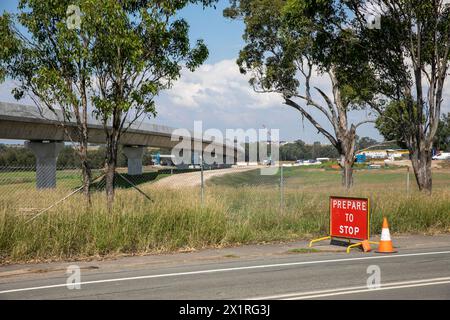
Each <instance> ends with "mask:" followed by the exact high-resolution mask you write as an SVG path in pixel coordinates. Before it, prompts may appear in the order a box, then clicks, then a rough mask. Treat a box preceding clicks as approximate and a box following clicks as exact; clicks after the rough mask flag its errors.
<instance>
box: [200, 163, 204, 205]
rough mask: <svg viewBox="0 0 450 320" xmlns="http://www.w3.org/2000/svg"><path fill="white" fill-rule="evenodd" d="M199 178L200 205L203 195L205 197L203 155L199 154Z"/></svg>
mask: <svg viewBox="0 0 450 320" xmlns="http://www.w3.org/2000/svg"><path fill="white" fill-rule="evenodd" d="M200 179H201V184H200V186H201V198H200V200H201V205H202V206H203V201H204V197H205V194H204V193H205V181H204V179H203V156H201V158H200Z"/></svg>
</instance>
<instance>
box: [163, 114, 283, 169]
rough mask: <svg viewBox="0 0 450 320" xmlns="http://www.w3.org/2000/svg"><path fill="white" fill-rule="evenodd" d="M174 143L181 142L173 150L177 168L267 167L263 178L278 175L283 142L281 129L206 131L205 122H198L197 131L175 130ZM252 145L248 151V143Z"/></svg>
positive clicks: (173, 134)
mask: <svg viewBox="0 0 450 320" xmlns="http://www.w3.org/2000/svg"><path fill="white" fill-rule="evenodd" d="M171 140H172V141H173V142H178V143H177V144H176V145H175V147H174V148H173V149H172V151H171V154H172V159H173V162H174V164H175V165H187V164H192V165H200V164H206V165H212V166H213V165H234V164H237V163H247V164H258V163H259V164H264V165H265V167H263V168H261V174H262V175H275V174H277V172H278V162H279V158H280V141H279V130H278V129H267V128H264V129H247V130H244V129H226V132H225V135H224V134H223V132H222V131H221V130H219V129H208V130H206V131H203V123H202V121H195V122H194V131H193V132H191V131H189V130H188V129H175V130H174V131H173V132H172V136H171ZM246 142H248V150H246V148H245V143H246Z"/></svg>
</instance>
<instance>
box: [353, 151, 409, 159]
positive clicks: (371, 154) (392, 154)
mask: <svg viewBox="0 0 450 320" xmlns="http://www.w3.org/2000/svg"><path fill="white" fill-rule="evenodd" d="M358 155H365V156H366V158H367V159H401V158H404V157H408V156H409V151H408V150H405V149H373V150H368V149H366V150H361V151H359V152H358V153H357V154H356V156H358Z"/></svg>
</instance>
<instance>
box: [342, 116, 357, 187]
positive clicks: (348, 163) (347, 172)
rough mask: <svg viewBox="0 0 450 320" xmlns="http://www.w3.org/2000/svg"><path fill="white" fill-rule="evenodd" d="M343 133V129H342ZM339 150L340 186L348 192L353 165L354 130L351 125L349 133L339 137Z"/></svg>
mask: <svg viewBox="0 0 450 320" xmlns="http://www.w3.org/2000/svg"><path fill="white" fill-rule="evenodd" d="M342 131H344V129H342ZM338 137H339V148H338V150H339V151H340V155H341V159H340V161H339V165H340V166H341V168H342V186H343V187H345V188H346V189H347V190H349V189H350V188H351V187H352V186H353V164H354V163H355V144H356V128H355V127H354V126H353V125H352V127H351V129H350V130H349V131H345V132H343V133H342V134H340V135H339V136H338Z"/></svg>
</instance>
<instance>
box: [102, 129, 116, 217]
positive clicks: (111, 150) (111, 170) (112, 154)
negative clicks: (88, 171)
mask: <svg viewBox="0 0 450 320" xmlns="http://www.w3.org/2000/svg"><path fill="white" fill-rule="evenodd" d="M117 147H118V141H117V139H114V138H113V137H111V138H110V139H109V140H108V144H107V148H106V164H105V175H106V176H105V177H106V203H107V206H108V211H109V212H111V211H112V209H113V204H114V189H115V174H116V166H117Z"/></svg>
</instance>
